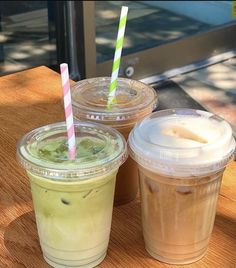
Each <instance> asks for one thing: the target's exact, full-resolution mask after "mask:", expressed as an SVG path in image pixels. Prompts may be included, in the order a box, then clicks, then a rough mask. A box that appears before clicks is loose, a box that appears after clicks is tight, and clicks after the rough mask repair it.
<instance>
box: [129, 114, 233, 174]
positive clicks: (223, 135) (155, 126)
mask: <svg viewBox="0 0 236 268" xmlns="http://www.w3.org/2000/svg"><path fill="white" fill-rule="evenodd" d="M129 147H130V154H131V156H132V157H133V158H134V159H135V161H136V162H138V164H140V165H141V166H143V167H145V168H147V169H149V170H152V171H154V172H157V173H161V174H163V175H169V176H175V177H176V176H177V177H178V176H181V177H188V176H197V175H202V174H206V173H211V172H216V171H218V170H220V169H223V168H224V167H225V165H226V164H227V163H228V161H229V159H230V158H231V157H232V155H233V153H234V151H235V140H234V138H233V135H232V129H231V127H230V125H229V124H228V123H227V122H226V121H224V120H223V119H222V118H220V117H218V116H216V115H213V114H211V113H208V112H205V111H199V110H191V109H174V110H163V111H159V112H155V113H153V114H151V115H149V116H147V117H145V118H144V120H142V121H141V122H139V123H138V124H137V125H136V126H135V128H134V129H133V130H132V132H131V133H130V136H129Z"/></svg>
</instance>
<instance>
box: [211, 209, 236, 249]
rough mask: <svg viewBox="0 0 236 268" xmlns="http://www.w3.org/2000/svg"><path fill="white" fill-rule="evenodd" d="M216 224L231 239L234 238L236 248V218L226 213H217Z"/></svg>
mask: <svg viewBox="0 0 236 268" xmlns="http://www.w3.org/2000/svg"><path fill="white" fill-rule="evenodd" d="M215 226H216V227H217V228H218V229H220V231H221V232H222V233H224V235H226V236H227V237H228V238H229V239H232V241H233V243H234V248H235V249H236V220H235V219H233V218H230V217H228V216H226V215H222V214H217V215H216V218H215Z"/></svg>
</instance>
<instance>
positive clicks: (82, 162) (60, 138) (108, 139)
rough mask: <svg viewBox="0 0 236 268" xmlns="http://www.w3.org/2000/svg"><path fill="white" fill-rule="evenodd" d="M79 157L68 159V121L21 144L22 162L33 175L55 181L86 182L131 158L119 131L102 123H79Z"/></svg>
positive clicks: (44, 129) (46, 128)
mask: <svg viewBox="0 0 236 268" xmlns="http://www.w3.org/2000/svg"><path fill="white" fill-rule="evenodd" d="M75 134H76V145H77V155H76V158H75V159H74V160H69V159H68V145H67V132H66V126H65V123H64V122H60V123H56V124H51V125H47V126H43V127H40V128H37V129H35V130H33V131H31V132H29V133H27V134H26V135H25V136H23V137H22V139H21V140H20V141H19V142H18V145H17V157H18V161H19V163H20V164H21V165H22V166H23V167H24V168H25V169H26V170H27V171H29V172H31V173H33V174H35V175H39V176H42V177H44V178H50V179H54V180H63V181H76V180H84V179H89V178H91V179H92V178H93V177H97V176H100V175H105V174H106V173H109V172H112V171H113V170H116V169H118V168H119V166H120V165H122V163H123V162H124V161H125V160H126V158H127V149H126V142H125V140H124V138H123V136H122V135H121V134H120V133H119V132H118V131H116V130H115V129H112V128H109V127H106V126H104V125H101V124H96V123H89V122H77V123H76V124H75Z"/></svg>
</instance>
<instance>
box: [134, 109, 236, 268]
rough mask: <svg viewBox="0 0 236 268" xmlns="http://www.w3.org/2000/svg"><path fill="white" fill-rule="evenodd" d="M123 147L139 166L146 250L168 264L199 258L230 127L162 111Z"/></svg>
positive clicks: (229, 148) (188, 113)
mask: <svg viewBox="0 0 236 268" xmlns="http://www.w3.org/2000/svg"><path fill="white" fill-rule="evenodd" d="M129 149H130V153H131V156H132V157H133V158H134V159H135V161H136V162H137V163H138V167H139V176H140V188H141V211H142V226H143V236H144V241H145V247H146V250H147V251H148V252H149V254H150V255H151V256H152V257H154V258H155V259H157V260H160V261H163V262H166V263H170V264H188V263H192V262H195V261H197V260H199V259H201V258H202V257H203V256H204V254H205V253H206V250H207V247H208V244H209V240H210V237H211V232H212V229H213V225H214V219H215V214H216V205H217V199H218V194H219V190H220V185H221V179H222V175H223V171H224V169H225V166H226V164H227V163H228V161H229V160H230V159H231V157H232V154H233V152H234V150H235V141H234V138H233V136H232V130H231V127H230V125H229V124H228V123H227V122H225V121H224V120H223V119H221V118H219V117H217V116H216V115H213V114H211V113H208V112H203V111H198V110H190V109H176V110H163V111H160V112H155V113H153V114H152V115H150V116H147V117H146V118H145V119H144V120H142V121H141V122H140V123H138V124H137V125H136V126H135V128H134V129H133V131H132V132H131V134H130V136H129Z"/></svg>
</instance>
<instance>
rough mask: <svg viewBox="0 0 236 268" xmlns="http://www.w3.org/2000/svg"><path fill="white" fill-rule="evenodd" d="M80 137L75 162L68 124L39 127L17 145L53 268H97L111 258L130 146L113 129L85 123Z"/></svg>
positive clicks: (77, 131)
mask: <svg viewBox="0 0 236 268" xmlns="http://www.w3.org/2000/svg"><path fill="white" fill-rule="evenodd" d="M75 135H76V143H77V155H76V158H75V159H74V160H69V159H68V157H67V154H68V148H67V133H66V126H65V124H64V123H56V124H52V125H47V126H43V127H40V128H37V129H35V130H33V131H31V132H29V133H28V134H26V135H25V136H24V137H23V138H22V139H21V140H20V141H19V143H18V146H17V157H18V161H19V163H20V164H21V166H23V167H24V168H25V169H26V172H27V174H28V177H29V179H30V183H31V191H32V197H33V205H34V211H35V216H36V222H37V229H38V234H39V240H40V245H41V248H42V251H43V256H44V258H45V260H46V261H47V262H48V263H49V264H50V265H52V266H53V267H94V266H96V265H98V264H99V263H100V262H101V261H102V260H103V259H104V258H105V255H106V252H107V247H108V242H109V236H110V227H111V219H112V210H113V199H114V189H115V180H116V174H117V171H118V168H119V166H120V165H121V164H122V163H123V162H124V161H125V160H126V158H127V151H126V142H125V140H124V138H123V137H122V135H121V134H120V133H119V132H118V131H116V130H114V129H112V128H108V127H106V126H103V125H100V124H95V123H89V122H79V123H76V124H75Z"/></svg>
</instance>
